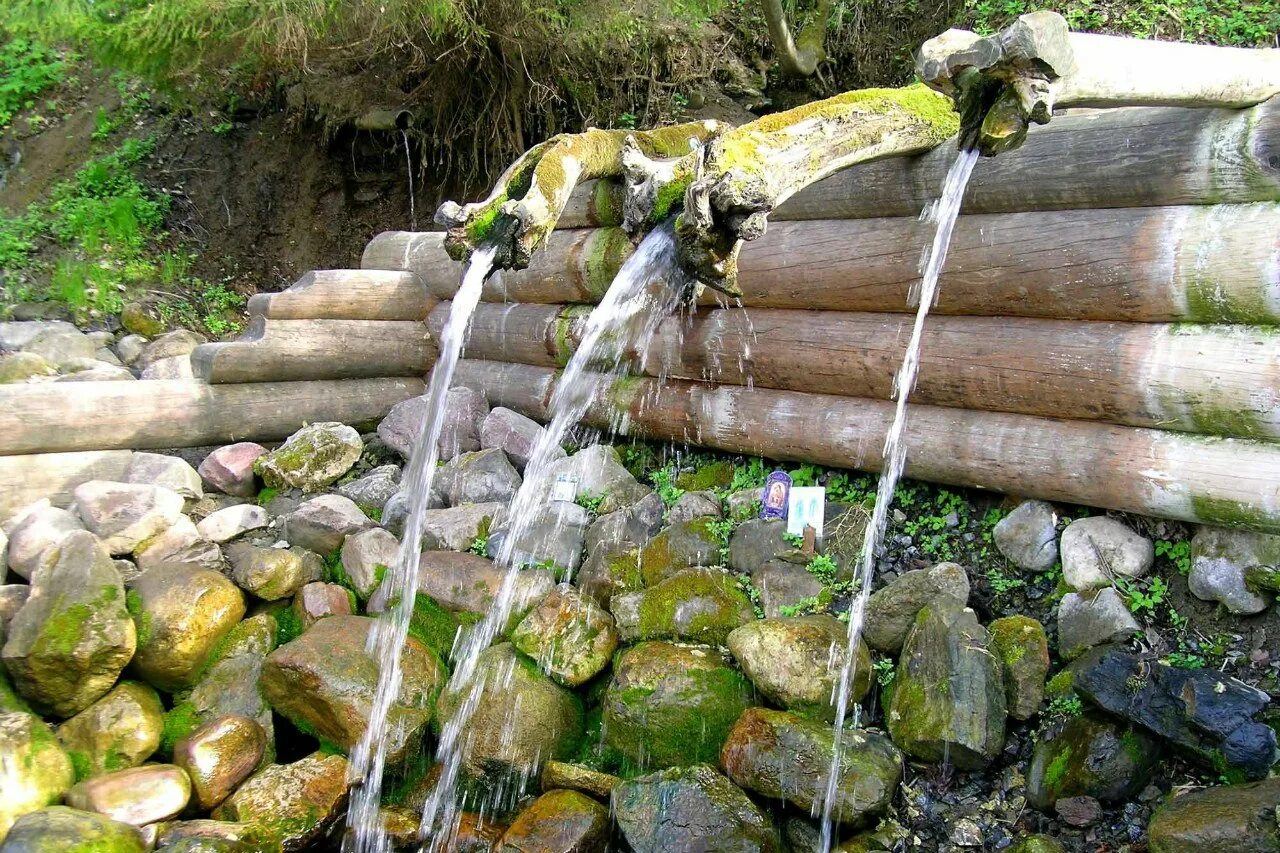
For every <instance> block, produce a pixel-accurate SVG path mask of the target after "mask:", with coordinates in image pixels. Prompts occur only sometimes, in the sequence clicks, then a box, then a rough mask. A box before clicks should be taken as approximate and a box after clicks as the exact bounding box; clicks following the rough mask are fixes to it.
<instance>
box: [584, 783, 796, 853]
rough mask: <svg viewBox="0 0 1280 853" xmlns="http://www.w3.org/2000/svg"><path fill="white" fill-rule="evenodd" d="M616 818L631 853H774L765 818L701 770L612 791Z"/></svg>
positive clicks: (742, 796) (734, 789)
mask: <svg viewBox="0 0 1280 853" xmlns="http://www.w3.org/2000/svg"><path fill="white" fill-rule="evenodd" d="M610 802H611V805H612V807H613V814H614V818H615V819H616V820H617V822H618V828H619V829H620V830H621V831H622V834H623V837H625V838H626V841H627V844H628V846H629V847H630V849H631V850H632V851H634V853H671V851H675V850H698V851H701V853H778V851H779V850H780V849H781V847H780V845H779V843H778V838H777V835H776V834H775V832H774V829H773V825H772V824H771V823H770V822H769V818H768V816H767V815H765V813H764V812H763V811H761V810H760V808H759V807H758V806H757V805H756V804H755V803H753V802H751V799H750V798H749V797H747V795H746V794H744V793H742V791H741V790H739V789H738V788H737V787H736V786H735V785H734V784H733V783H732V782H730V781H729V780H728V779H726V778H725V777H723V776H721V775H720V774H719V773H717V772H716V771H715V770H713V769H711V768H710V767H707V766H705V765H700V766H697V767H674V768H671V769H670V770H663V771H661V772H658V773H653V774H651V775H648V776H641V777H639V778H636V779H630V780H628V781H626V782H623V783H622V784H621V785H619V786H618V787H616V788H614V790H613V796H612V798H611V801H610Z"/></svg>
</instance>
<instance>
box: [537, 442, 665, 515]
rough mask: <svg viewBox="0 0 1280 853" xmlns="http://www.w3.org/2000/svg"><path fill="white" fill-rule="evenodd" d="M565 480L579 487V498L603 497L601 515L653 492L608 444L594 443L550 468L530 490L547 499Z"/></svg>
mask: <svg viewBox="0 0 1280 853" xmlns="http://www.w3.org/2000/svg"><path fill="white" fill-rule="evenodd" d="M561 477H563V478H566V479H569V480H573V481H574V482H576V483H577V484H578V498H600V499H601V501H600V506H599V507H598V509H597V511H598V512H599V513H600V514H601V515H605V514H608V513H611V512H614V511H616V510H619V509H623V508H625V507H629V506H631V505H632V504H635V503H638V502H639V501H641V500H643V499H644V498H646V497H648V496H649V495H650V494H652V493H653V490H652V489H650V488H649V487H648V486H645V485H643V484H642V483H640V482H639V481H637V480H636V478H635V477H633V476H632V475H631V472H630V471H628V470H627V469H626V467H625V466H623V464H622V460H621V459H620V458H619V457H618V451H617V450H616V449H614V448H613V447H612V446H611V445H608V444H593V445H591V446H590V447H585V448H583V449H582V450H579V451H578V452H577V453H575V454H573V456H570V457H569V458H567V459H561V460H560V461H558V462H554V463H552V464H551V465H548V466H547V469H546V473H545V474H544V475H543V477H541V478H540V479H539V481H538V482H537V483H535V484H534V485H533V486H531V487H530V488H533V489H534V494H535V495H537V496H538V497H539V499H540V500H547V499H548V498H549V497H550V494H551V490H552V488H553V487H554V485H555V482H556V480H557V479H558V478H561Z"/></svg>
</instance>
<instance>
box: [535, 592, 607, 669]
mask: <svg viewBox="0 0 1280 853" xmlns="http://www.w3.org/2000/svg"><path fill="white" fill-rule="evenodd" d="M511 642H512V643H513V644H514V645H515V647H516V648H517V649H519V650H520V651H522V652H524V653H525V654H527V655H529V657H531V658H533V659H534V660H536V661H537V662H538V666H540V667H542V669H543V671H544V672H546V673H547V674H548V675H550V676H551V677H552V678H553V679H554V680H555V681H556V682H558V683H560V684H563V685H564V686H566V687H577V686H578V685H579V684H584V683H586V682H587V681H588V680H590V679H591V678H594V677H595V676H596V675H597V674H598V673H600V672H601V671H603V670H604V668H605V667H607V666H608V665H609V661H610V659H612V657H613V653H614V651H616V650H617V648H618V631H617V629H616V628H615V627H614V623H613V617H612V616H610V615H609V612H608V611H607V610H605V609H604V608H602V607H600V606H599V605H597V604H596V603H595V602H594V601H593V600H592V599H591V598H590V597H589V596H586V595H583V594H582V593H580V592H578V591H577V590H576V589H574V588H573V586H571V585H570V584H561V585H560V586H558V587H556V588H555V589H554V590H552V592H551V594H550V595H548V596H547V597H546V598H544V599H542V601H541V602H540V603H539V604H538V606H537V607H535V608H533V610H531V611H529V615H527V616H525V617H524V619H522V620H521V621H520V624H519V625H517V626H516V629H515V631H514V632H512V634H511Z"/></svg>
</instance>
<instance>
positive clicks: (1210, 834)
mask: <svg viewBox="0 0 1280 853" xmlns="http://www.w3.org/2000/svg"><path fill="white" fill-rule="evenodd" d="M1277 809H1280V779H1268V780H1266V781H1265V782H1255V783H1252V784H1245V785H1220V786H1217V787H1213V788H1205V789H1204V790H1201V791H1193V792H1192V793H1189V794H1183V795H1182V796H1180V797H1174V798H1173V799H1171V800H1169V801H1168V802H1166V803H1165V804H1164V805H1163V806H1161V807H1160V808H1159V809H1158V810H1157V811H1156V813H1155V814H1154V815H1152V817H1151V823H1150V824H1149V825H1148V827H1147V837H1148V845H1149V849H1150V850H1151V853H1244V851H1246V850H1248V851H1250V853H1252V851H1259V853H1262V851H1273V850H1280V823H1278V822H1277V820H1276V810H1277Z"/></svg>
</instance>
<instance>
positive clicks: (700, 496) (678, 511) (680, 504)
mask: <svg viewBox="0 0 1280 853" xmlns="http://www.w3.org/2000/svg"><path fill="white" fill-rule="evenodd" d="M720 515H721V513H720V498H719V497H718V496H717V495H716V493H715V492H685V493H684V494H683V495H681V496H680V497H678V498H676V502H675V503H674V504H672V505H671V509H670V510H668V511H667V523H668V524H681V523H683V522H686V521H692V520H693V519H695V518H710V519H718V518H720Z"/></svg>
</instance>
